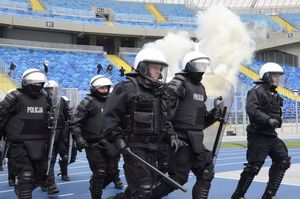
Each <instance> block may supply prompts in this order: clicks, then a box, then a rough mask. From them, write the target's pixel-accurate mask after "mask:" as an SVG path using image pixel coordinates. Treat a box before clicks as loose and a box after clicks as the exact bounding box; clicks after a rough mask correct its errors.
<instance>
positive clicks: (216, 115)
mask: <svg viewBox="0 0 300 199" xmlns="http://www.w3.org/2000/svg"><path fill="white" fill-rule="evenodd" d="M212 116H213V117H214V118H215V119H216V120H218V121H220V120H221V119H222V116H223V114H222V109H221V108H220V107H216V108H214V109H213V110H212Z"/></svg>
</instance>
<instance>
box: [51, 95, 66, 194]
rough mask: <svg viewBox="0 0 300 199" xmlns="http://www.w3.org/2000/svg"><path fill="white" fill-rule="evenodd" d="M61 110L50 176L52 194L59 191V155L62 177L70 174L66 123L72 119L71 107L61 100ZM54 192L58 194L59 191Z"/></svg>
mask: <svg viewBox="0 0 300 199" xmlns="http://www.w3.org/2000/svg"><path fill="white" fill-rule="evenodd" d="M59 108H60V110H59V118H58V121H57V133H56V136H55V140H54V146H53V152H52V158H51V165H50V170H49V175H48V185H49V188H48V191H49V193H50V192H51V190H54V189H57V188H56V185H55V176H54V165H55V162H56V158H57V155H58V154H59V156H60V158H61V159H60V160H59V165H60V171H61V175H62V176H67V172H68V147H69V142H68V139H69V135H68V129H67V124H66V123H67V122H68V120H69V118H70V115H69V114H70V112H69V107H68V105H67V103H66V101H65V100H64V99H63V98H61V101H60V107H59ZM54 192H58V190H57V191H54Z"/></svg>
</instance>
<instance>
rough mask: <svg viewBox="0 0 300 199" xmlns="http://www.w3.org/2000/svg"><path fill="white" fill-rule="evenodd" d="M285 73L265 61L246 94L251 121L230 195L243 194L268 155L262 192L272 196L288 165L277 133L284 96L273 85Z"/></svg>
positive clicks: (265, 197) (236, 198) (235, 197)
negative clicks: (242, 164)
mask: <svg viewBox="0 0 300 199" xmlns="http://www.w3.org/2000/svg"><path fill="white" fill-rule="evenodd" d="M283 74H284V72H283V69H282V68H281V66H280V65H278V64H276V63H272V62H269V63H266V64H264V65H263V66H262V67H261V69H260V71H259V78H260V79H259V80H258V81H256V82H255V83H256V86H255V87H254V88H251V89H250V90H249V91H248V94H247V102H246V111H247V114H248V116H249V120H250V124H249V125H248V126H247V140H248V149H247V161H248V163H247V164H245V168H244V170H243V172H242V174H241V177H240V180H239V183H238V185H237V188H236V190H235V192H234V193H233V195H232V199H240V198H244V195H245V193H246V192H247V190H248V188H249V186H250V184H251V182H252V181H253V179H254V177H255V175H257V174H258V173H259V170H260V168H261V167H262V165H263V164H264V162H265V159H266V158H267V156H270V157H271V159H272V165H271V167H270V170H269V182H268V185H267V187H266V189H265V192H264V194H263V196H262V198H263V199H271V198H273V197H274V196H275V195H276V192H277V190H278V188H279V186H280V183H281V181H282V179H283V176H284V174H285V171H286V170H287V169H288V168H289V167H290V164H291V158H290V157H289V156H288V150H287V147H286V145H285V144H284V142H283V141H282V140H281V139H279V138H278V137H277V133H276V128H280V127H281V124H282V119H281V117H282V106H283V99H282V98H281V97H280V95H279V94H278V93H277V91H276V88H277V86H278V85H279V84H280V79H281V78H282V75H283Z"/></svg>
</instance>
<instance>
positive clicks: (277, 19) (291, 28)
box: [271, 15, 298, 32]
mask: <svg viewBox="0 0 300 199" xmlns="http://www.w3.org/2000/svg"><path fill="white" fill-rule="evenodd" d="M271 18H272V20H273V21H274V22H276V23H277V24H279V25H280V26H281V27H282V28H284V29H286V30H287V31H288V32H296V31H298V30H297V28H296V27H295V26H293V25H292V24H290V23H289V22H287V21H286V20H284V19H283V18H281V17H279V16H277V15H274V16H272V17H271Z"/></svg>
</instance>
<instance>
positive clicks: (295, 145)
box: [221, 141, 300, 149]
mask: <svg viewBox="0 0 300 199" xmlns="http://www.w3.org/2000/svg"><path fill="white" fill-rule="evenodd" d="M285 144H286V145H287V147H288V148H289V149H292V148H300V141H285ZM246 147H247V142H223V143H222V144H221V148H246Z"/></svg>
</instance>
